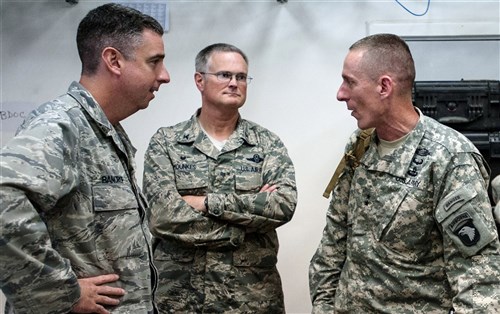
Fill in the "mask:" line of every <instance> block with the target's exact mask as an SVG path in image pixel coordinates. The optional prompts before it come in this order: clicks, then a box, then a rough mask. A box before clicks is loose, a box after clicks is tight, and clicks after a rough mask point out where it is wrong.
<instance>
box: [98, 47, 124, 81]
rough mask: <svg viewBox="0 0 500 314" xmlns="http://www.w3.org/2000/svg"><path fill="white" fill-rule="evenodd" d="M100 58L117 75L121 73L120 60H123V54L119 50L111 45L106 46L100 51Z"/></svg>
mask: <svg viewBox="0 0 500 314" xmlns="http://www.w3.org/2000/svg"><path fill="white" fill-rule="evenodd" d="M101 59H102V62H103V63H104V65H105V66H106V68H107V69H108V70H109V71H110V72H112V73H114V74H117V75H120V74H121V71H122V65H123V63H122V61H123V55H122V54H121V52H120V51H118V50H117V49H115V48H113V47H106V48H104V50H103V51H102V54H101Z"/></svg>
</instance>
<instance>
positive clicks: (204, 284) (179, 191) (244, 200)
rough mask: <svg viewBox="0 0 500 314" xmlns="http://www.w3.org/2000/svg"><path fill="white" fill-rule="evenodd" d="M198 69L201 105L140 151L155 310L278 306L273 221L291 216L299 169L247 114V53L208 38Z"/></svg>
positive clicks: (276, 140) (278, 223) (229, 310)
mask: <svg viewBox="0 0 500 314" xmlns="http://www.w3.org/2000/svg"><path fill="white" fill-rule="evenodd" d="M196 71H197V72H196V73H195V75H194V79H195V83H196V86H197V88H198V89H199V90H200V92H201V96H202V105H201V109H199V110H198V111H197V112H196V114H195V115H193V116H192V117H191V119H190V120H188V121H185V122H182V123H179V124H177V125H174V126H171V127H166V128H161V129H159V130H158V132H157V133H156V134H155V135H154V136H153V137H152V139H151V142H150V145H149V147H148V150H147V152H146V157H145V165H144V193H145V194H146V197H147V199H148V201H149V202H150V228H151V230H152V233H153V236H154V237H155V240H156V241H157V246H156V250H155V253H154V258H155V264H156V266H157V267H158V270H159V276H160V282H159V287H158V291H157V293H156V299H157V301H158V307H159V309H160V312H161V313H265V314H268V313H283V312H284V305H283V292H282V287H281V279H280V276H279V273H278V271H277V269H276V262H277V254H278V238H277V234H276V230H275V229H276V228H277V227H279V226H281V225H283V224H285V223H287V222H288V221H290V219H291V218H292V215H293V213H294V210H295V206H296V201H297V192H296V186H295V172H294V168H293V164H292V161H291V160H290V158H289V157H288V154H287V150H286V148H285V146H284V145H283V143H282V142H281V140H280V139H279V138H278V137H277V136H276V135H275V134H273V133H272V132H270V131H268V130H267V129H265V128H263V127H261V126H259V125H257V124H255V123H252V122H250V121H247V120H244V119H242V118H241V117H240V115H239V108H240V107H241V106H243V104H244V102H245V99H246V91H247V83H248V82H249V81H250V79H251V78H250V77H248V76H247V72H248V61H247V57H246V56H245V54H244V53H243V52H242V51H241V50H240V49H238V48H236V47H234V46H232V45H227V44H214V45H210V46H208V47H206V48H205V49H203V50H202V51H200V53H199V54H198V56H197V57H196Z"/></svg>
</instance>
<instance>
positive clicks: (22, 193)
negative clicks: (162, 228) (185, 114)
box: [0, 4, 170, 314]
mask: <svg viewBox="0 0 500 314" xmlns="http://www.w3.org/2000/svg"><path fill="white" fill-rule="evenodd" d="M162 35H163V29H162V27H161V25H160V24H159V23H158V22H157V21H155V20H154V19H153V18H151V17H150V16H147V15H144V14H142V13H140V12H139V11H136V10H132V9H129V8H126V7H123V6H120V5H116V4H108V5H103V6H100V7H98V8H96V9H94V10H92V11H90V12H89V13H88V15H87V16H86V17H85V18H84V19H83V20H82V21H81V23H80V25H79V27H78V34H77V44H78V51H79V54H80V58H81V60H82V75H81V78H80V81H79V83H77V82H73V83H72V84H71V86H70V87H69V90H68V92H67V94H65V95H63V96H60V97H58V98H57V99H55V100H53V101H50V102H48V103H45V104H43V105H42V106H40V107H39V108H38V109H36V110H34V111H33V112H32V113H31V114H30V115H29V116H28V117H27V119H26V120H25V121H24V123H23V124H22V125H21V127H20V128H19V130H18V132H17V134H16V135H15V137H14V138H13V139H12V140H11V141H9V142H8V143H7V144H6V146H5V147H4V148H3V149H2V151H1V158H0V166H1V168H0V170H1V184H0V198H1V203H0V230H1V238H0V252H1V254H0V285H1V288H2V291H3V293H4V294H5V295H6V297H7V312H10V313H44V314H47V313H69V312H70V311H71V312H73V313H110V312H113V313H153V310H154V305H153V296H152V294H153V290H154V285H155V283H156V280H157V272H156V269H155V268H154V266H153V264H152V252H151V250H150V248H151V246H150V244H151V234H150V231H149V228H148V226H147V221H146V219H145V212H146V209H145V208H146V201H145V198H144V196H143V195H142V194H141V192H140V189H139V187H138V185H137V183H136V179H135V162H134V160H133V158H134V153H135V149H134V148H133V146H132V145H131V143H130V141H129V139H128V137H127V135H126V133H125V131H124V130H123V128H122V127H121V126H120V123H119V121H121V120H123V119H125V118H126V117H128V116H130V115H131V114H133V113H134V112H136V111H137V110H140V109H144V108H146V107H147V106H148V104H149V102H150V100H151V99H153V97H154V94H153V93H154V92H155V91H157V90H158V88H159V86H160V85H161V84H162V83H167V82H168V81H169V80H170V77H169V74H168V72H167V70H166V69H165V66H164V65H163V59H164V47H163V38H162Z"/></svg>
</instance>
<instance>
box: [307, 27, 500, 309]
mask: <svg viewBox="0 0 500 314" xmlns="http://www.w3.org/2000/svg"><path fill="white" fill-rule="evenodd" d="M342 77H343V83H342V85H341V86H340V89H339V91H338V94H337V98H338V100H339V101H345V102H346V103H347V108H348V109H349V110H351V111H352V115H353V116H354V117H355V118H356V119H357V122H358V127H359V128H360V129H368V128H375V132H374V133H373V135H372V136H371V140H370V144H369V147H368V149H367V151H366V152H365V154H364V156H363V157H362V158H361V160H360V162H359V165H358V166H357V163H356V162H355V161H348V162H347V166H346V167H345V168H344V170H343V172H342V174H341V175H340V178H339V181H338V183H337V185H336V187H335V189H334V191H333V196H332V199H331V203H330V207H329V209H328V212H327V215H326V218H327V224H326V227H325V229H324V231H323V238H322V240H321V243H320V245H319V248H318V250H317V252H316V253H315V255H314V257H313V258H312V261H311V264H310V273H309V275H310V289H311V298H312V303H313V313H398V314H401V313H425V314H429V313H448V312H453V311H455V313H500V243H499V241H498V236H497V232H496V229H495V222H494V220H493V216H492V210H491V205H490V202H489V200H488V193H487V186H488V180H489V173H488V171H489V170H488V167H487V165H486V164H485V161H484V160H483V158H482V156H481V155H480V154H479V152H478V150H477V149H476V148H475V147H474V145H473V144H472V143H471V142H470V141H469V140H468V139H467V138H466V137H464V136H463V135H461V134H460V133H458V132H456V131H455V130H453V129H450V128H448V127H445V126H443V125H441V124H439V123H438V122H436V121H435V120H433V119H431V118H428V117H426V116H423V115H422V113H421V112H420V111H419V110H417V109H416V108H414V107H413V105H412V96H411V89H412V85H413V82H414V79H415V68H414V63H413V59H412V56H411V53H410V50H409V48H408V46H407V45H406V43H405V42H404V41H403V40H401V39H400V38H399V37H397V36H395V35H390V34H378V35H372V36H369V37H367V38H364V39H362V40H360V41H358V42H357V43H355V44H354V45H353V46H351V48H350V50H349V53H348V54H347V57H346V59H345V61H344V68H343V72H342ZM359 132H360V130H358V131H356V132H355V134H354V135H353V136H352V137H351V140H350V141H349V143H348V144H347V146H346V152H349V151H351V150H352V149H353V147H354V146H355V142H356V137H357V135H358V134H359ZM348 160H350V159H349V158H348ZM356 166H357V167H356Z"/></svg>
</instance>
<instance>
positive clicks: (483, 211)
mask: <svg viewBox="0 0 500 314" xmlns="http://www.w3.org/2000/svg"><path fill="white" fill-rule="evenodd" d="M450 164H451V167H450V170H449V171H448V173H447V175H446V177H445V179H444V183H443V189H442V193H440V199H439V202H438V203H437V204H438V205H437V208H436V220H437V222H438V223H439V225H440V228H441V232H442V235H443V246H444V260H445V263H446V274H447V276H448V280H449V282H450V286H451V289H452V291H453V292H454V296H455V297H454V298H453V308H454V309H455V311H456V312H457V313H466V312H467V313H469V312H474V313H476V312H481V313H495V312H498V310H499V309H500V298H499V295H498V292H499V291H500V243H499V240H498V234H497V230H496V227H495V222H494V219H493V215H492V208H491V205H490V201H489V198H488V194H487V186H488V180H489V176H488V174H487V170H486V168H485V166H484V164H483V160H482V158H481V156H479V155H475V154H472V155H471V154H460V155H459V156H457V157H456V158H454V160H453V161H452V162H451V163H450Z"/></svg>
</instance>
